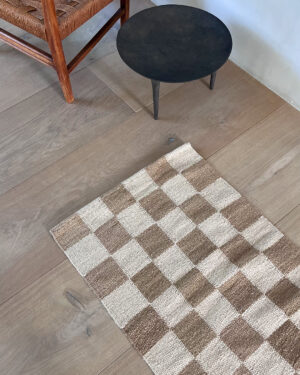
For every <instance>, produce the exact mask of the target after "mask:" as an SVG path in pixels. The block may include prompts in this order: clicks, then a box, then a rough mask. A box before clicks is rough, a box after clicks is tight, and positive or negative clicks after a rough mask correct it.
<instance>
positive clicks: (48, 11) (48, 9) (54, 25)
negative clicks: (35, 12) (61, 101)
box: [42, 0, 74, 103]
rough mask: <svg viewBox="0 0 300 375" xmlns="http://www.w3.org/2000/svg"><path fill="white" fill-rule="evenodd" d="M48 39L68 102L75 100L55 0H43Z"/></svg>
mask: <svg viewBox="0 0 300 375" xmlns="http://www.w3.org/2000/svg"><path fill="white" fill-rule="evenodd" d="M42 5H43V10H44V21H45V27H46V34H47V40H48V44H49V48H50V51H51V54H52V58H53V62H54V66H55V69H56V71H57V75H58V78H59V81H60V85H61V88H62V91H63V93H64V96H65V99H66V101H67V102H68V103H72V102H73V101H74V96H73V93H72V87H71V82H70V77H69V72H68V68H67V64H66V59H65V55H64V51H63V46H62V42H61V37H60V33H59V27H58V21H57V17H56V11H55V4H54V0H42Z"/></svg>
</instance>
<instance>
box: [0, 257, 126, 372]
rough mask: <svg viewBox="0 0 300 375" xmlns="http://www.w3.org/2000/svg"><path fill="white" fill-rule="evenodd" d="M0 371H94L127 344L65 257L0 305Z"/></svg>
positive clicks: (103, 365) (121, 350)
mask: <svg viewBox="0 0 300 375" xmlns="http://www.w3.org/2000/svg"><path fill="white" fill-rule="evenodd" d="M0 337H1V343H0V358H1V360H0V373H1V374H6V375H29V374H30V375H41V374H47V375H52V374H53V375H82V374H85V375H89V374H91V375H95V374H97V372H99V371H101V369H104V368H106V367H107V366H108V365H109V364H110V363H111V362H112V361H113V360H114V359H116V358H118V357H119V356H120V355H121V354H122V353H123V352H125V351H126V350H128V349H129V347H130V344H129V342H128V341H127V339H126V338H125V336H123V334H122V333H121V331H120V330H119V329H118V328H117V326H116V325H115V324H114V322H113V321H112V319H111V318H110V317H109V316H108V314H107V313H106V311H105V310H104V308H103V307H102V305H101V304H100V302H99V300H98V299H97V297H95V296H94V295H93V293H92V292H91V291H90V290H89V288H88V287H87V285H86V284H85V283H84V281H83V280H82V279H81V278H80V277H79V276H78V274H77V272H76V271H75V269H73V267H72V266H71V264H70V263H69V262H68V261H65V262H64V263H62V264H61V265H60V266H58V267H56V269H55V270H53V271H51V272H49V273H48V274H46V275H45V276H43V277H42V278H40V279H39V281H38V282H36V283H34V284H32V285H31V286H30V287H28V288H26V289H25V290H23V291H22V292H21V293H19V294H18V295H17V296H16V297H15V298H12V299H10V300H9V301H8V302H7V303H6V304H4V305H2V306H1V307H0Z"/></svg>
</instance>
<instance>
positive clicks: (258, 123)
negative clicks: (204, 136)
mask: <svg viewBox="0 0 300 375" xmlns="http://www.w3.org/2000/svg"><path fill="white" fill-rule="evenodd" d="M286 105H289V104H288V103H286V102H283V103H282V104H281V105H280V106H279V107H277V108H276V109H274V110H273V111H271V112H270V113H269V114H268V115H267V116H265V117H264V118H263V119H261V120H259V121H257V122H255V123H254V124H253V125H252V126H249V127H248V128H247V129H246V130H244V131H243V132H242V133H240V134H239V135H238V136H236V137H235V138H233V139H232V140H231V141H230V142H229V143H227V144H226V145H224V146H222V147H221V148H219V149H218V150H216V151H214V152H213V153H212V154H211V155H209V156H207V157H206V159H207V160H210V159H211V158H212V157H213V156H215V155H216V154H217V153H218V152H220V151H222V150H223V149H224V148H226V147H228V146H229V145H230V144H232V143H233V142H235V141H236V140H237V139H239V138H240V137H242V136H243V135H245V134H246V133H247V132H249V131H250V130H252V129H253V128H255V127H257V126H259V125H260V124H262V123H263V122H264V121H266V120H267V119H268V118H269V117H270V116H272V115H273V114H274V112H276V111H279V110H280V109H281V108H282V107H284V106H286Z"/></svg>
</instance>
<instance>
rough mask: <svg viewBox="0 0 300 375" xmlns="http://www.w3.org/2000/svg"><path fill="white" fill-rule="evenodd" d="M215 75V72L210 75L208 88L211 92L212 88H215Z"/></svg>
mask: <svg viewBox="0 0 300 375" xmlns="http://www.w3.org/2000/svg"><path fill="white" fill-rule="evenodd" d="M216 75H217V72H214V73H212V74H211V76H210V85H209V88H210V89H211V90H213V88H214V86H215V81H216Z"/></svg>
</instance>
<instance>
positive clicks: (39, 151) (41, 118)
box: [0, 69, 132, 193]
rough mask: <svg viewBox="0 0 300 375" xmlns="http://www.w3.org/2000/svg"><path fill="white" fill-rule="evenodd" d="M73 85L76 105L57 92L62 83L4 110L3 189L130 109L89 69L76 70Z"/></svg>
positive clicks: (1, 124)
mask: <svg viewBox="0 0 300 375" xmlns="http://www.w3.org/2000/svg"><path fill="white" fill-rule="evenodd" d="M73 86H74V92H75V93H76V96H77V100H76V106H75V105H74V106H70V105H67V103H65V101H64V99H63V98H62V97H61V96H59V95H57V90H58V89H59V86H58V84H55V85H53V86H50V87H48V88H47V89H45V90H43V91H41V92H40V93H39V94H38V95H36V96H33V97H30V98H29V99H27V100H24V101H22V102H21V103H19V104H18V105H16V106H15V107H14V108H13V109H12V110H7V111H5V112H4V113H3V114H2V116H1V120H0V121H1V122H0V129H1V135H2V137H1V140H0V164H1V169H2V173H1V177H0V186H1V187H0V192H1V193H4V192H5V191H7V190H9V189H10V188H12V187H13V186H15V185H17V184H18V183H21V182H22V181H24V180H25V179H27V178H29V177H30V176H32V175H33V174H35V173H37V172H39V171H40V170H42V169H43V168H45V167H47V166H48V165H50V164H51V163H53V162H55V161H56V160H58V159H60V158H61V157H63V156H64V155H66V154H68V153H69V152H71V151H73V150H74V149H76V148H78V147H80V146H81V145H82V144H84V143H86V142H89V141H90V140H92V139H93V138H94V137H95V136H97V135H101V134H103V132H105V131H106V130H107V129H108V128H110V127H112V126H114V125H116V124H118V123H120V122H121V121H123V120H124V119H126V118H127V117H128V115H129V114H130V113H131V112H132V110H131V109H130V108H129V107H128V106H127V105H126V104H125V103H124V102H122V101H121V100H120V99H119V98H118V97H117V96H116V95H114V94H113V93H112V91H111V90H109V89H108V88H107V87H106V86H105V85H104V84H103V82H101V81H100V80H98V79H97V77H96V76H95V75H94V74H93V73H91V72H90V71H87V70H85V69H84V70H81V71H79V72H77V73H76V74H74V75H73ZM69 119H72V121H69Z"/></svg>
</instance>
